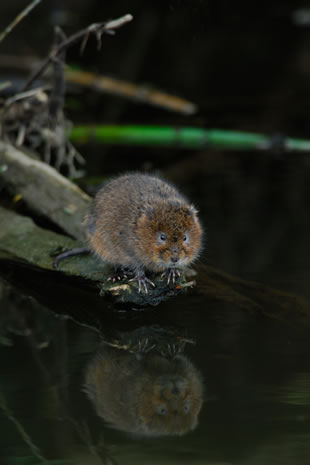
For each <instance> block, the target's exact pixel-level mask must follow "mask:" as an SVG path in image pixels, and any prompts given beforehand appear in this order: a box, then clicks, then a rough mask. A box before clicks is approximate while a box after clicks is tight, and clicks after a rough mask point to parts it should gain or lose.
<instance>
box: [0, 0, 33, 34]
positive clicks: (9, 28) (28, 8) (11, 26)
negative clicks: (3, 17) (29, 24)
mask: <svg viewBox="0 0 310 465" xmlns="http://www.w3.org/2000/svg"><path fill="white" fill-rule="evenodd" d="M40 2H41V0H33V1H32V2H31V3H30V4H29V5H28V6H26V8H24V9H23V11H21V12H20V13H19V14H18V15H17V16H16V18H15V19H14V20H13V21H12V22H11V23H10V24H9V25H8V26H7V27H6V28H5V29H4V31H3V32H2V33H1V34H0V42H2V41H3V40H4V39H5V38H6V36H7V35H8V34H9V33H10V32H11V31H12V30H13V29H14V27H15V26H17V24H18V23H19V22H20V21H21V20H22V19H24V18H25V16H27V15H28V13H30V11H31V10H33V8H34V7H36V6H37V5H38V4H39V3H40Z"/></svg>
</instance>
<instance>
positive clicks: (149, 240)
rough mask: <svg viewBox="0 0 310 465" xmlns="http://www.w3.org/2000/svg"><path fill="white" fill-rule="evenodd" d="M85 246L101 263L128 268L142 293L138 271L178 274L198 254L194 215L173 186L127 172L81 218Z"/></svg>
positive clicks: (141, 276) (198, 236)
mask: <svg viewBox="0 0 310 465" xmlns="http://www.w3.org/2000/svg"><path fill="white" fill-rule="evenodd" d="M85 223H86V228H87V239H88V243H89V246H90V248H91V250H92V251H94V252H95V253H96V254H97V255H98V256H99V257H100V258H101V259H102V260H104V262H106V263H108V264H110V265H113V266H115V267H123V268H128V269H129V270H131V271H133V272H134V273H135V274H136V279H137V280H138V281H139V289H140V287H141V283H142V284H143V285H144V287H145V289H146V285H145V282H146V281H148V282H150V281H149V279H148V278H146V277H145V275H144V271H145V270H149V271H151V272H165V273H167V275H168V281H169V280H170V278H172V279H173V280H174V279H175V276H176V275H179V271H178V269H183V268H184V267H186V266H187V265H189V264H190V263H192V262H193V261H194V260H195V258H196V257H197V256H198V253H199V251H200V248H201V234H202V230H201V226H200V223H199V220H198V218H197V211H196V210H195V208H194V207H193V206H192V205H190V203H189V202H188V201H187V200H186V199H185V197H183V195H181V194H180V193H179V192H178V191H177V190H176V189H175V188H174V187H173V186H171V185H170V184H168V183H167V182H165V181H163V180H161V179H159V178H157V177H155V176H150V175H146V174H140V173H136V174H128V175H123V176H120V177H118V178H115V179H113V180H112V181H110V182H108V183H107V184H106V185H105V186H104V187H102V189H100V190H99V192H98V193H97V195H96V197H95V199H94V203H93V206H92V208H91V210H90V212H89V214H88V215H87V217H86V221H85Z"/></svg>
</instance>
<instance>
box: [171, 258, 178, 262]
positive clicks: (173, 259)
mask: <svg viewBox="0 0 310 465" xmlns="http://www.w3.org/2000/svg"><path fill="white" fill-rule="evenodd" d="M171 261H172V262H173V263H176V262H178V261H179V259H178V258H177V257H171Z"/></svg>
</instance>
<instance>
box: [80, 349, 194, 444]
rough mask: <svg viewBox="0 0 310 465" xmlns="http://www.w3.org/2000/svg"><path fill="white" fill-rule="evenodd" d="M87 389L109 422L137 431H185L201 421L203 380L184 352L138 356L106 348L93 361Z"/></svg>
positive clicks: (183, 432)
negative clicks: (166, 356)
mask: <svg viewBox="0 0 310 465" xmlns="http://www.w3.org/2000/svg"><path fill="white" fill-rule="evenodd" d="M85 381H86V382H85V386H84V390H85V392H86V393H87V395H88V397H89V398H90V399H91V401H92V402H93V404H94V407H95V410H96V412H97V414H98V415H99V416H100V417H102V418H103V419H104V420H105V421H106V422H107V423H108V424H109V425H110V426H112V427H114V428H116V429H118V430H121V431H126V432H128V433H134V434H136V435H147V436H159V435H182V434H185V433H186V432H188V431H190V430H193V429H194V428H195V427H196V426H197V423H198V415H199V412H200V410H201V406H202V392H203V387H202V382H201V377H200V374H199V373H198V370H197V369H196V368H195V367H194V365H193V364H192V363H191V361H190V360H189V359H188V358H187V357H185V356H184V355H177V356H176V357H175V358H174V359H171V360H170V359H167V358H165V357H162V356H160V355H158V354H152V353H150V354H145V355H144V356H143V357H142V358H141V359H138V358H137V357H136V355H135V354H131V353H129V352H127V351H125V350H122V349H115V348H112V347H107V346H103V347H102V348H101V350H99V352H98V354H97V355H95V357H94V358H93V360H92V361H91V362H90V364H89V366H88V369H87V373H86V380H85Z"/></svg>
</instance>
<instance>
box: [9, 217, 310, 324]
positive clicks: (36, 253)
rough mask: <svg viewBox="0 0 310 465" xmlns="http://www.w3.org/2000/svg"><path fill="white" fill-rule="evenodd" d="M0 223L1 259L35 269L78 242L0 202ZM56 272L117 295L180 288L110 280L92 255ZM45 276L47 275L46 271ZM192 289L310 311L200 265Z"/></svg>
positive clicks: (266, 308)
mask: <svg viewBox="0 0 310 465" xmlns="http://www.w3.org/2000/svg"><path fill="white" fill-rule="evenodd" d="M0 224H1V228H0V263H1V261H6V262H10V263H11V264H12V265H18V264H23V266H24V267H29V268H32V269H36V270H38V271H40V270H41V271H52V270H53V266H52V262H53V259H52V258H51V254H52V253H53V252H55V251H56V250H57V249H60V248H68V249H70V248H73V247H77V246H79V245H80V243H78V242H77V241H74V240H73V239H70V238H68V237H65V236H62V235H60V234H56V233H54V232H51V231H47V230H43V229H41V228H39V227H38V226H36V225H35V224H34V223H33V221H32V220H31V219H29V218H25V217H23V216H20V215H17V214H16V213H13V212H11V211H8V210H5V209H3V208H0ZM60 272H62V273H65V274H66V275H70V276H75V277H79V278H80V280H81V279H82V281H83V282H84V284H85V286H89V287H90V288H93V287H94V286H98V285H100V288H101V291H100V292H101V294H102V295H104V294H112V295H114V297H115V299H116V300H117V301H123V302H124V301H125V302H134V303H135V304H141V305H143V304H150V305H156V304H158V303H159V302H160V301H162V300H165V299H166V298H167V297H169V296H170V295H174V294H175V293H177V292H179V289H174V288H173V287H169V288H167V287H166V286H165V283H164V282H163V281H161V280H160V278H159V277H155V278H154V281H155V283H156V288H155V290H154V291H153V290H151V291H150V293H149V294H148V295H145V294H138V293H137V288H136V286H135V285H133V284H132V283H131V284H117V285H115V284H112V283H110V282H108V281H107V276H108V270H107V269H106V268H105V267H104V266H103V265H102V264H100V263H99V261H98V260H96V259H95V258H94V257H92V256H80V257H72V258H70V259H68V260H66V261H64V262H63V263H61V265H60V271H57V272H56V271H55V270H54V273H60ZM48 276H49V277H48V279H49V280H52V276H51V274H49V275H48ZM79 282H80V283H81V281H79ZM68 284H69V283H68ZM196 292H198V293H199V294H200V295H204V296H205V300H204V302H206V301H207V300H209V302H210V305H212V301H217V302H223V304H228V305H232V306H234V307H239V308H241V309H244V310H253V311H258V312H261V313H264V314H269V315H272V316H276V317H277V315H279V317H281V318H285V317H289V316H290V315H295V316H296V317H298V318H299V319H300V318H302V319H308V318H309V316H310V302H309V301H307V300H306V299H303V298H301V297H298V296H295V295H292V294H288V293H285V292H282V291H278V290H274V289H271V288H268V287H266V286H264V285H261V284H257V283H253V282H247V281H244V280H242V279H239V278H236V277H234V276H231V275H229V274H226V273H223V272H221V271H218V270H215V269H214V268H211V267H208V266H205V265H202V266H201V267H200V269H199V273H198V285H197V288H196Z"/></svg>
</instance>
